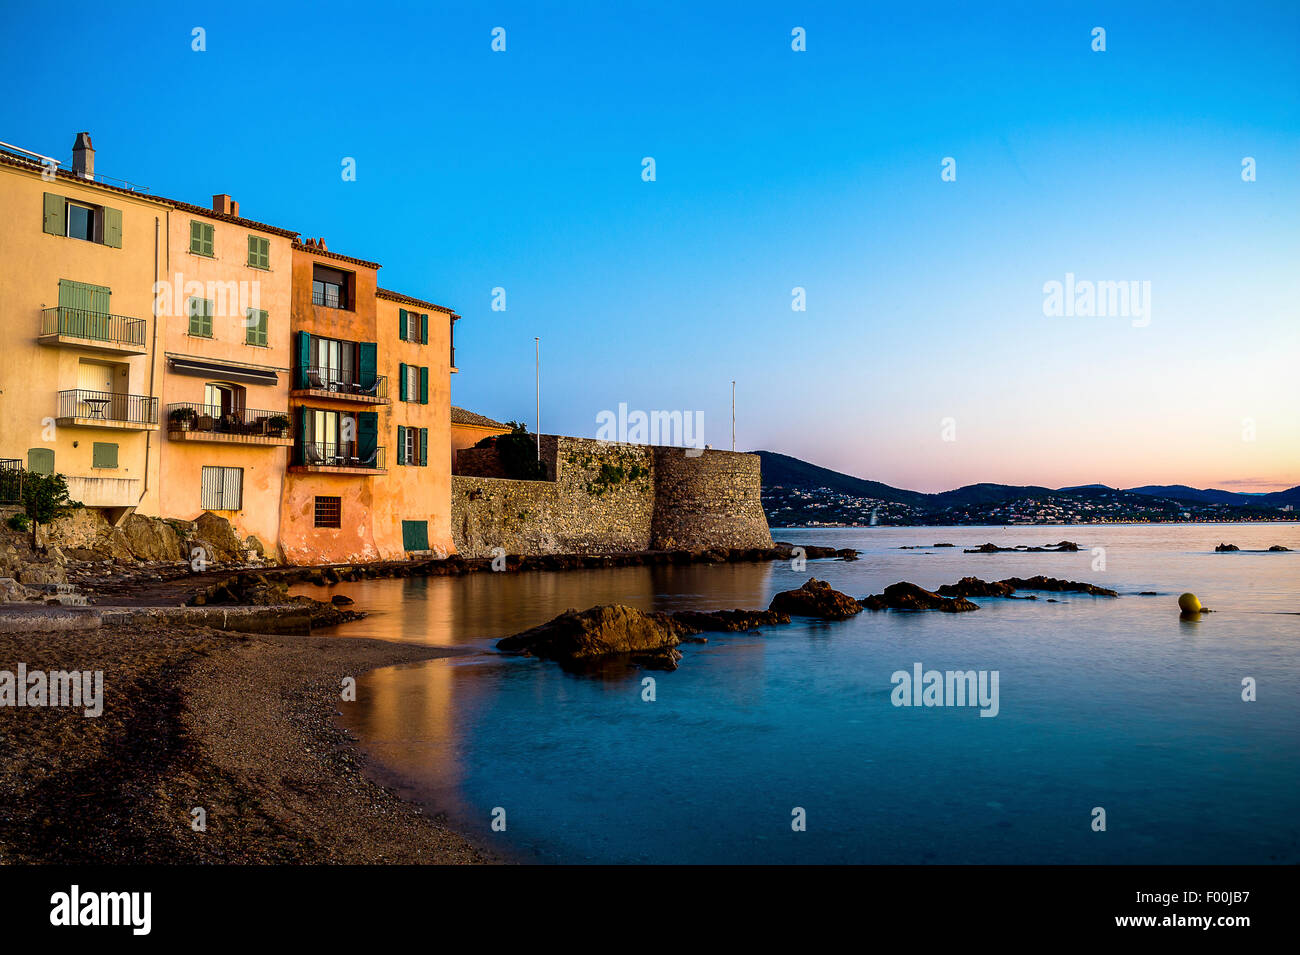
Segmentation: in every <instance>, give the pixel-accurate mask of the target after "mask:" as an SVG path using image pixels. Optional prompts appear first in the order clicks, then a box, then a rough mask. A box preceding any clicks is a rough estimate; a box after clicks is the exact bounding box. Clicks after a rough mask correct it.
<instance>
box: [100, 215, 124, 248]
mask: <svg viewBox="0 0 1300 955" xmlns="http://www.w3.org/2000/svg"><path fill="white" fill-rule="evenodd" d="M104 244H105V245H107V246H110V247H112V248H114V249H120V248H122V210H121V209H110V208H109V207H108V206H104Z"/></svg>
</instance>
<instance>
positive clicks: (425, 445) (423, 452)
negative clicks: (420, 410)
mask: <svg viewBox="0 0 1300 955" xmlns="http://www.w3.org/2000/svg"><path fill="white" fill-rule="evenodd" d="M428 463H429V429H428V428H421V429H420V467H425V466H426V465H428Z"/></svg>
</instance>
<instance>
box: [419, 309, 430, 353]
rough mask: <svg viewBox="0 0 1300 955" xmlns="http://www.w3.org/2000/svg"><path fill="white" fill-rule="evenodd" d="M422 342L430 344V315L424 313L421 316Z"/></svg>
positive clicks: (422, 343)
mask: <svg viewBox="0 0 1300 955" xmlns="http://www.w3.org/2000/svg"><path fill="white" fill-rule="evenodd" d="M420 344H421V345H427V344H429V316H428V314H424V315H421V316H420Z"/></svg>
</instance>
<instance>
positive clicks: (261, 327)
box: [244, 308, 269, 346]
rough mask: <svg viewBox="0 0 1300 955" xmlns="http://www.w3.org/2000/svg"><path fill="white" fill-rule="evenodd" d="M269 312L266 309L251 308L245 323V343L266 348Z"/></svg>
mask: <svg viewBox="0 0 1300 955" xmlns="http://www.w3.org/2000/svg"><path fill="white" fill-rule="evenodd" d="M268 324H269V323H268V320H267V312H266V310H265V309H257V308H250V309H249V310H248V318H247V319H246V320H245V322H244V327H245V334H244V342H245V343H246V344H249V345H262V346H265V345H266V342H267V325H268Z"/></svg>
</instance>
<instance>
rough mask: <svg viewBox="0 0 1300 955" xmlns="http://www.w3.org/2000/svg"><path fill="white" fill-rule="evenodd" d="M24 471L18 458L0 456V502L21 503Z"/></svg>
mask: <svg viewBox="0 0 1300 955" xmlns="http://www.w3.org/2000/svg"><path fill="white" fill-rule="evenodd" d="M24 471H25V469H24V468H23V462H22V461H21V460H20V459H19V458H0V504H19V503H22V499H23V474H24Z"/></svg>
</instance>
